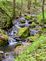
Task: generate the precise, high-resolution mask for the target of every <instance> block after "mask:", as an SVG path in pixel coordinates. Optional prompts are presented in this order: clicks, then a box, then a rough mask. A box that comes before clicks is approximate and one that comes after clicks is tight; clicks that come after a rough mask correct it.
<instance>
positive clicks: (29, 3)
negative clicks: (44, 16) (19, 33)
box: [28, 0, 31, 13]
mask: <svg viewBox="0 0 46 61" xmlns="http://www.w3.org/2000/svg"><path fill="white" fill-rule="evenodd" d="M30 7H31V0H28V13H30Z"/></svg>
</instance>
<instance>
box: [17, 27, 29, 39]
mask: <svg viewBox="0 0 46 61" xmlns="http://www.w3.org/2000/svg"><path fill="white" fill-rule="evenodd" d="M28 34H29V28H28V27H24V28H20V29H19V30H18V33H17V36H19V37H21V38H26V37H28Z"/></svg>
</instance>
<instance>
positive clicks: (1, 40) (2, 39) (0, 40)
mask: <svg viewBox="0 0 46 61" xmlns="http://www.w3.org/2000/svg"><path fill="white" fill-rule="evenodd" d="M7 43H8V35H6V34H5V32H4V31H3V30H1V29H0V46H5V45H7Z"/></svg>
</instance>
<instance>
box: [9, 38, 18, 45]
mask: <svg viewBox="0 0 46 61" xmlns="http://www.w3.org/2000/svg"><path fill="white" fill-rule="evenodd" d="M8 42H9V46H12V45H15V44H17V42H16V40H15V39H13V38H11V37H9V40H8Z"/></svg>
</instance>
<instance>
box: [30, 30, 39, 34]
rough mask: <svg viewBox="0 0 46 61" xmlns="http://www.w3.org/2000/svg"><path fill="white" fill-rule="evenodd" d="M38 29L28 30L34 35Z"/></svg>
mask: <svg viewBox="0 0 46 61" xmlns="http://www.w3.org/2000/svg"><path fill="white" fill-rule="evenodd" d="M38 32H39V31H38V30H30V35H35V34H37V33H38Z"/></svg>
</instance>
